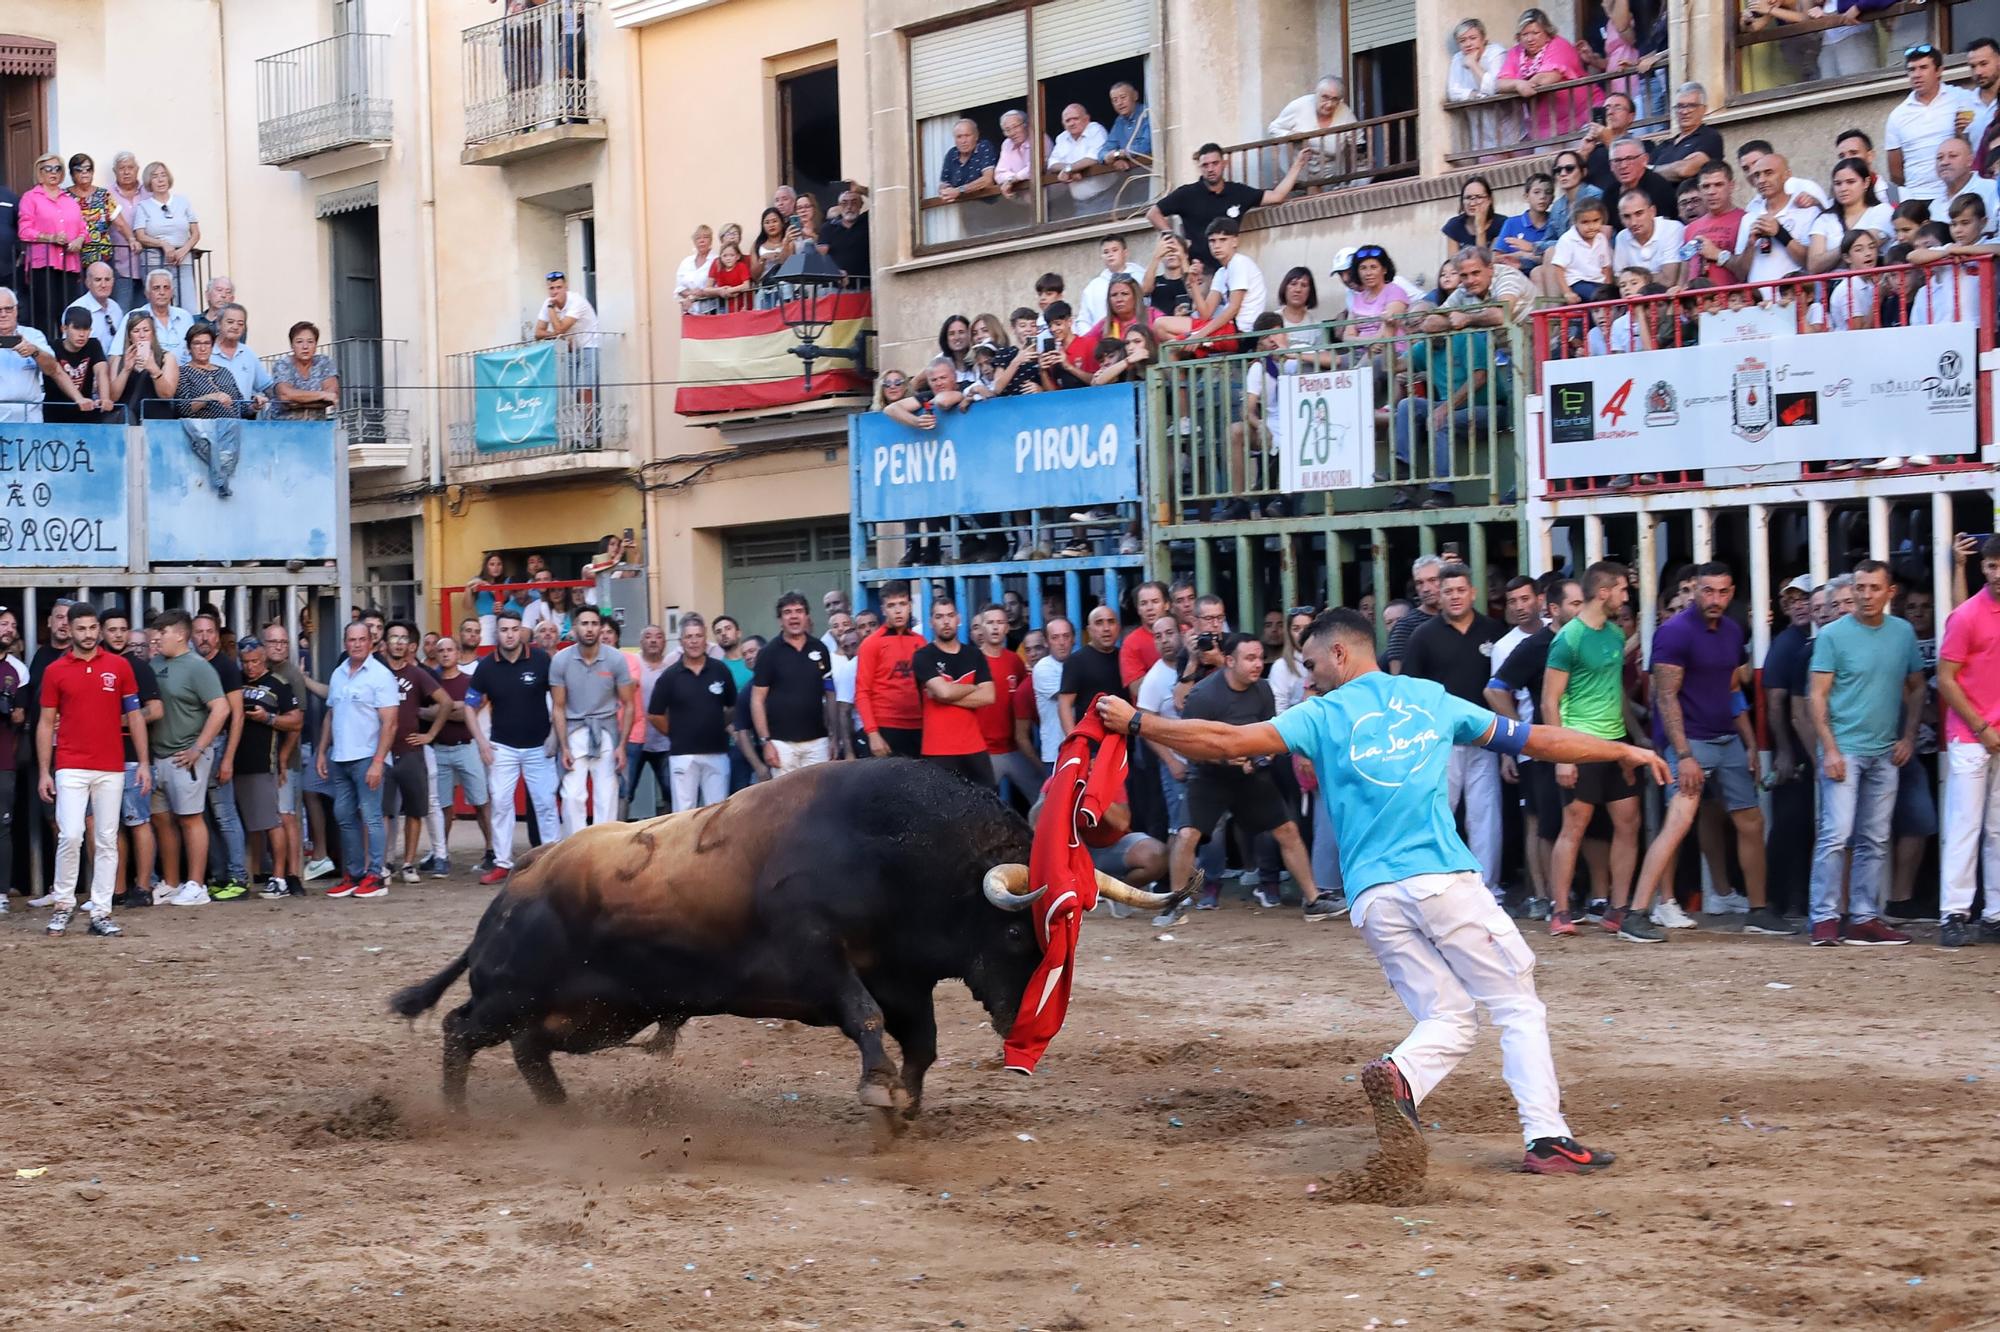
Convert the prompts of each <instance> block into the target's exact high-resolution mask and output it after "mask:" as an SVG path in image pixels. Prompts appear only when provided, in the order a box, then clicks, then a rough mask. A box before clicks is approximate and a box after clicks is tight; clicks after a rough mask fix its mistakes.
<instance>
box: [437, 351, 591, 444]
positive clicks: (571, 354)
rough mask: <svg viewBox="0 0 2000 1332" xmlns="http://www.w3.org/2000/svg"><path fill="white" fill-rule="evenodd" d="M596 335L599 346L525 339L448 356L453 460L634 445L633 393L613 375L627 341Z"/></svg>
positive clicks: (447, 400)
mask: <svg viewBox="0 0 2000 1332" xmlns="http://www.w3.org/2000/svg"><path fill="white" fill-rule="evenodd" d="M588 340H589V341H590V342H591V343H593V344H594V345H591V346H572V345H570V344H569V343H567V342H563V341H554V342H517V343H509V344H508V345H506V346H502V347H487V348H484V349H482V350H480V351H469V352H459V353H457V354H456V355H453V356H451V357H449V358H447V365H446V370H445V377H446V387H445V394H446V398H445V419H446V422H447V427H446V428H447V430H448V432H449V438H450V454H449V456H450V462H451V465H452V466H454V467H471V466H479V465H482V464H488V463H505V462H513V461H515V460H517V459H522V458H549V457H561V456H564V455H567V454H580V453H599V452H603V451H604V450H607V449H623V448H626V447H627V439H626V432H627V429H628V422H629V418H630V414H631V413H630V403H629V398H630V392H631V391H630V389H629V388H628V387H627V386H626V385H624V384H622V383H620V382H619V381H618V377H617V375H615V374H614V373H612V367H614V366H615V365H617V364H618V362H619V357H620V353H621V351H622V350H623V346H624V338H623V336H622V335H620V334H616V333H593V334H591V335H590V337H589V339H588Z"/></svg>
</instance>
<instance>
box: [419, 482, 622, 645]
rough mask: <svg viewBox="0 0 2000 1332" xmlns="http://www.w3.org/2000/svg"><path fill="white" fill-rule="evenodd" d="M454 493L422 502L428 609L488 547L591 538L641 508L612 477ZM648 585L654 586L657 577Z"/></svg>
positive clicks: (472, 571)
mask: <svg viewBox="0 0 2000 1332" xmlns="http://www.w3.org/2000/svg"><path fill="white" fill-rule="evenodd" d="M455 494H456V492H450V491H448V492H447V493H446V494H445V495H444V496H442V497H438V496H433V497H432V498H431V499H429V500H427V501H426V503H425V514H424V518H425V525H426V527H427V528H428V530H429V531H430V533H431V540H430V542H429V545H428V548H427V549H426V551H425V569H424V576H425V589H426V595H427V599H428V603H429V604H428V609H429V611H430V612H431V613H432V614H435V611H436V607H437V593H438V589H440V588H447V587H460V586H463V585H464V584H465V582H466V580H467V579H469V578H472V577H473V576H474V575H476V574H477V573H478V572H479V566H480V564H481V563H482V562H483V561H484V560H485V558H486V552H487V551H489V550H520V549H522V548H524V547H526V548H532V547H536V546H573V545H582V544H584V543H586V542H590V543H595V542H596V541H598V540H599V539H600V538H601V537H603V535H604V534H605V533H606V532H619V531H623V530H624V529H625V528H627V527H630V528H633V529H634V530H635V531H636V530H637V528H638V527H639V524H640V522H641V521H642V520H643V518H644V516H645V506H644V505H643V504H642V503H641V502H640V498H639V492H638V491H637V490H636V489H634V488H633V487H632V486H630V485H628V484H626V483H625V482H623V481H619V480H616V479H615V478H613V479H607V480H605V481H603V482H602V483H598V484H589V485H577V486H564V487H547V488H542V487H509V488H506V489H501V490H491V491H477V492H475V491H466V492H464V493H462V494H456V503H454V502H453V499H454V495H455ZM653 586H654V587H655V588H656V589H657V587H658V584H657V582H656V583H655V584H654V585H653ZM655 600H657V596H656V597H655ZM432 627H433V628H437V627H439V626H437V625H433V626H432Z"/></svg>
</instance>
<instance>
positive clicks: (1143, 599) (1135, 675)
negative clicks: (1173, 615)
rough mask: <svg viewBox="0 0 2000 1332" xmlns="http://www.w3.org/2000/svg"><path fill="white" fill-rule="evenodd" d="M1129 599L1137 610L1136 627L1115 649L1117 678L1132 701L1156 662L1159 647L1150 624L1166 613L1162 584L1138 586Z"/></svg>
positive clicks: (1165, 591)
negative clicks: (1135, 604) (1135, 605)
mask: <svg viewBox="0 0 2000 1332" xmlns="http://www.w3.org/2000/svg"><path fill="white" fill-rule="evenodd" d="M1133 600H1134V601H1135V602H1136V603H1137V605H1138V608H1139V627H1138V628H1136V629H1134V630H1133V631H1132V632H1131V633H1129V634H1127V635H1125V641H1124V643H1122V644H1120V645H1119V648H1118V678H1119V679H1121V680H1123V681H1124V682H1125V690H1126V692H1127V693H1129V694H1131V695H1132V696H1133V697H1134V698H1137V697H1138V696H1139V681H1141V680H1143V679H1145V678H1146V672H1147V671H1150V670H1152V669H1153V663H1154V662H1156V661H1158V660H1159V659H1160V647H1159V644H1157V643H1155V642H1154V641H1153V630H1152V624H1153V621H1155V620H1157V619H1159V618H1160V617H1161V616H1162V615H1165V614H1166V613H1167V585H1166V584H1165V583H1141V584H1139V590H1138V592H1137V593H1136V594H1134V597H1133Z"/></svg>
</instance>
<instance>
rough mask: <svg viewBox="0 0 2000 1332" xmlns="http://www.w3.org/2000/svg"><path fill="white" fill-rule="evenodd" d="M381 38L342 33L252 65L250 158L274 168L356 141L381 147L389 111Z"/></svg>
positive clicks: (391, 118) (390, 130) (391, 119)
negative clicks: (253, 148) (253, 154)
mask: <svg viewBox="0 0 2000 1332" xmlns="http://www.w3.org/2000/svg"><path fill="white" fill-rule="evenodd" d="M388 51H389V39H388V38H387V37H384V36H382V35H380V34H378V33H369V32H350V33H347V34H345V35H343V36H340V37H329V38H327V39H326V40H325V41H322V42H313V43H312V44H310V45H308V46H301V47H296V48H294V49H293V50H290V51H281V52H279V53H278V54H277V55H274V56H265V57H264V58H263V59H262V60H259V61H258V62H257V160H258V161H260V162H262V163H263V164H264V165H265V166H281V165H283V164H284V163H287V162H296V161H298V160H299V159H300V158H305V157H311V156H312V155H314V154H315V153H324V152H330V151H332V150H333V149H335V148H348V147H353V146H355V145H358V144H375V143H387V142H389V140H390V138H391V136H392V135H393V134H394V132H395V128H396V118H395V109H394V107H393V105H392V104H391V102H390V100H389V97H388V79H387V77H386V73H385V71H386V69H387V60H388Z"/></svg>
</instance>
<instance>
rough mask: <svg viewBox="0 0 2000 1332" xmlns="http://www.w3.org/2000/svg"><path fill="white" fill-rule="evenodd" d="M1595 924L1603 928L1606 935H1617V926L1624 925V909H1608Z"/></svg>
mask: <svg viewBox="0 0 2000 1332" xmlns="http://www.w3.org/2000/svg"><path fill="white" fill-rule="evenodd" d="M1597 923H1598V924H1599V925H1602V926H1603V927H1604V932H1605V933H1606V934H1616V933H1618V928H1619V926H1621V925H1623V924H1624V923H1625V908H1624V907H1610V908H1608V909H1607V910H1606V911H1605V913H1604V914H1603V915H1601V916H1599V917H1598V918H1597Z"/></svg>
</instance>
